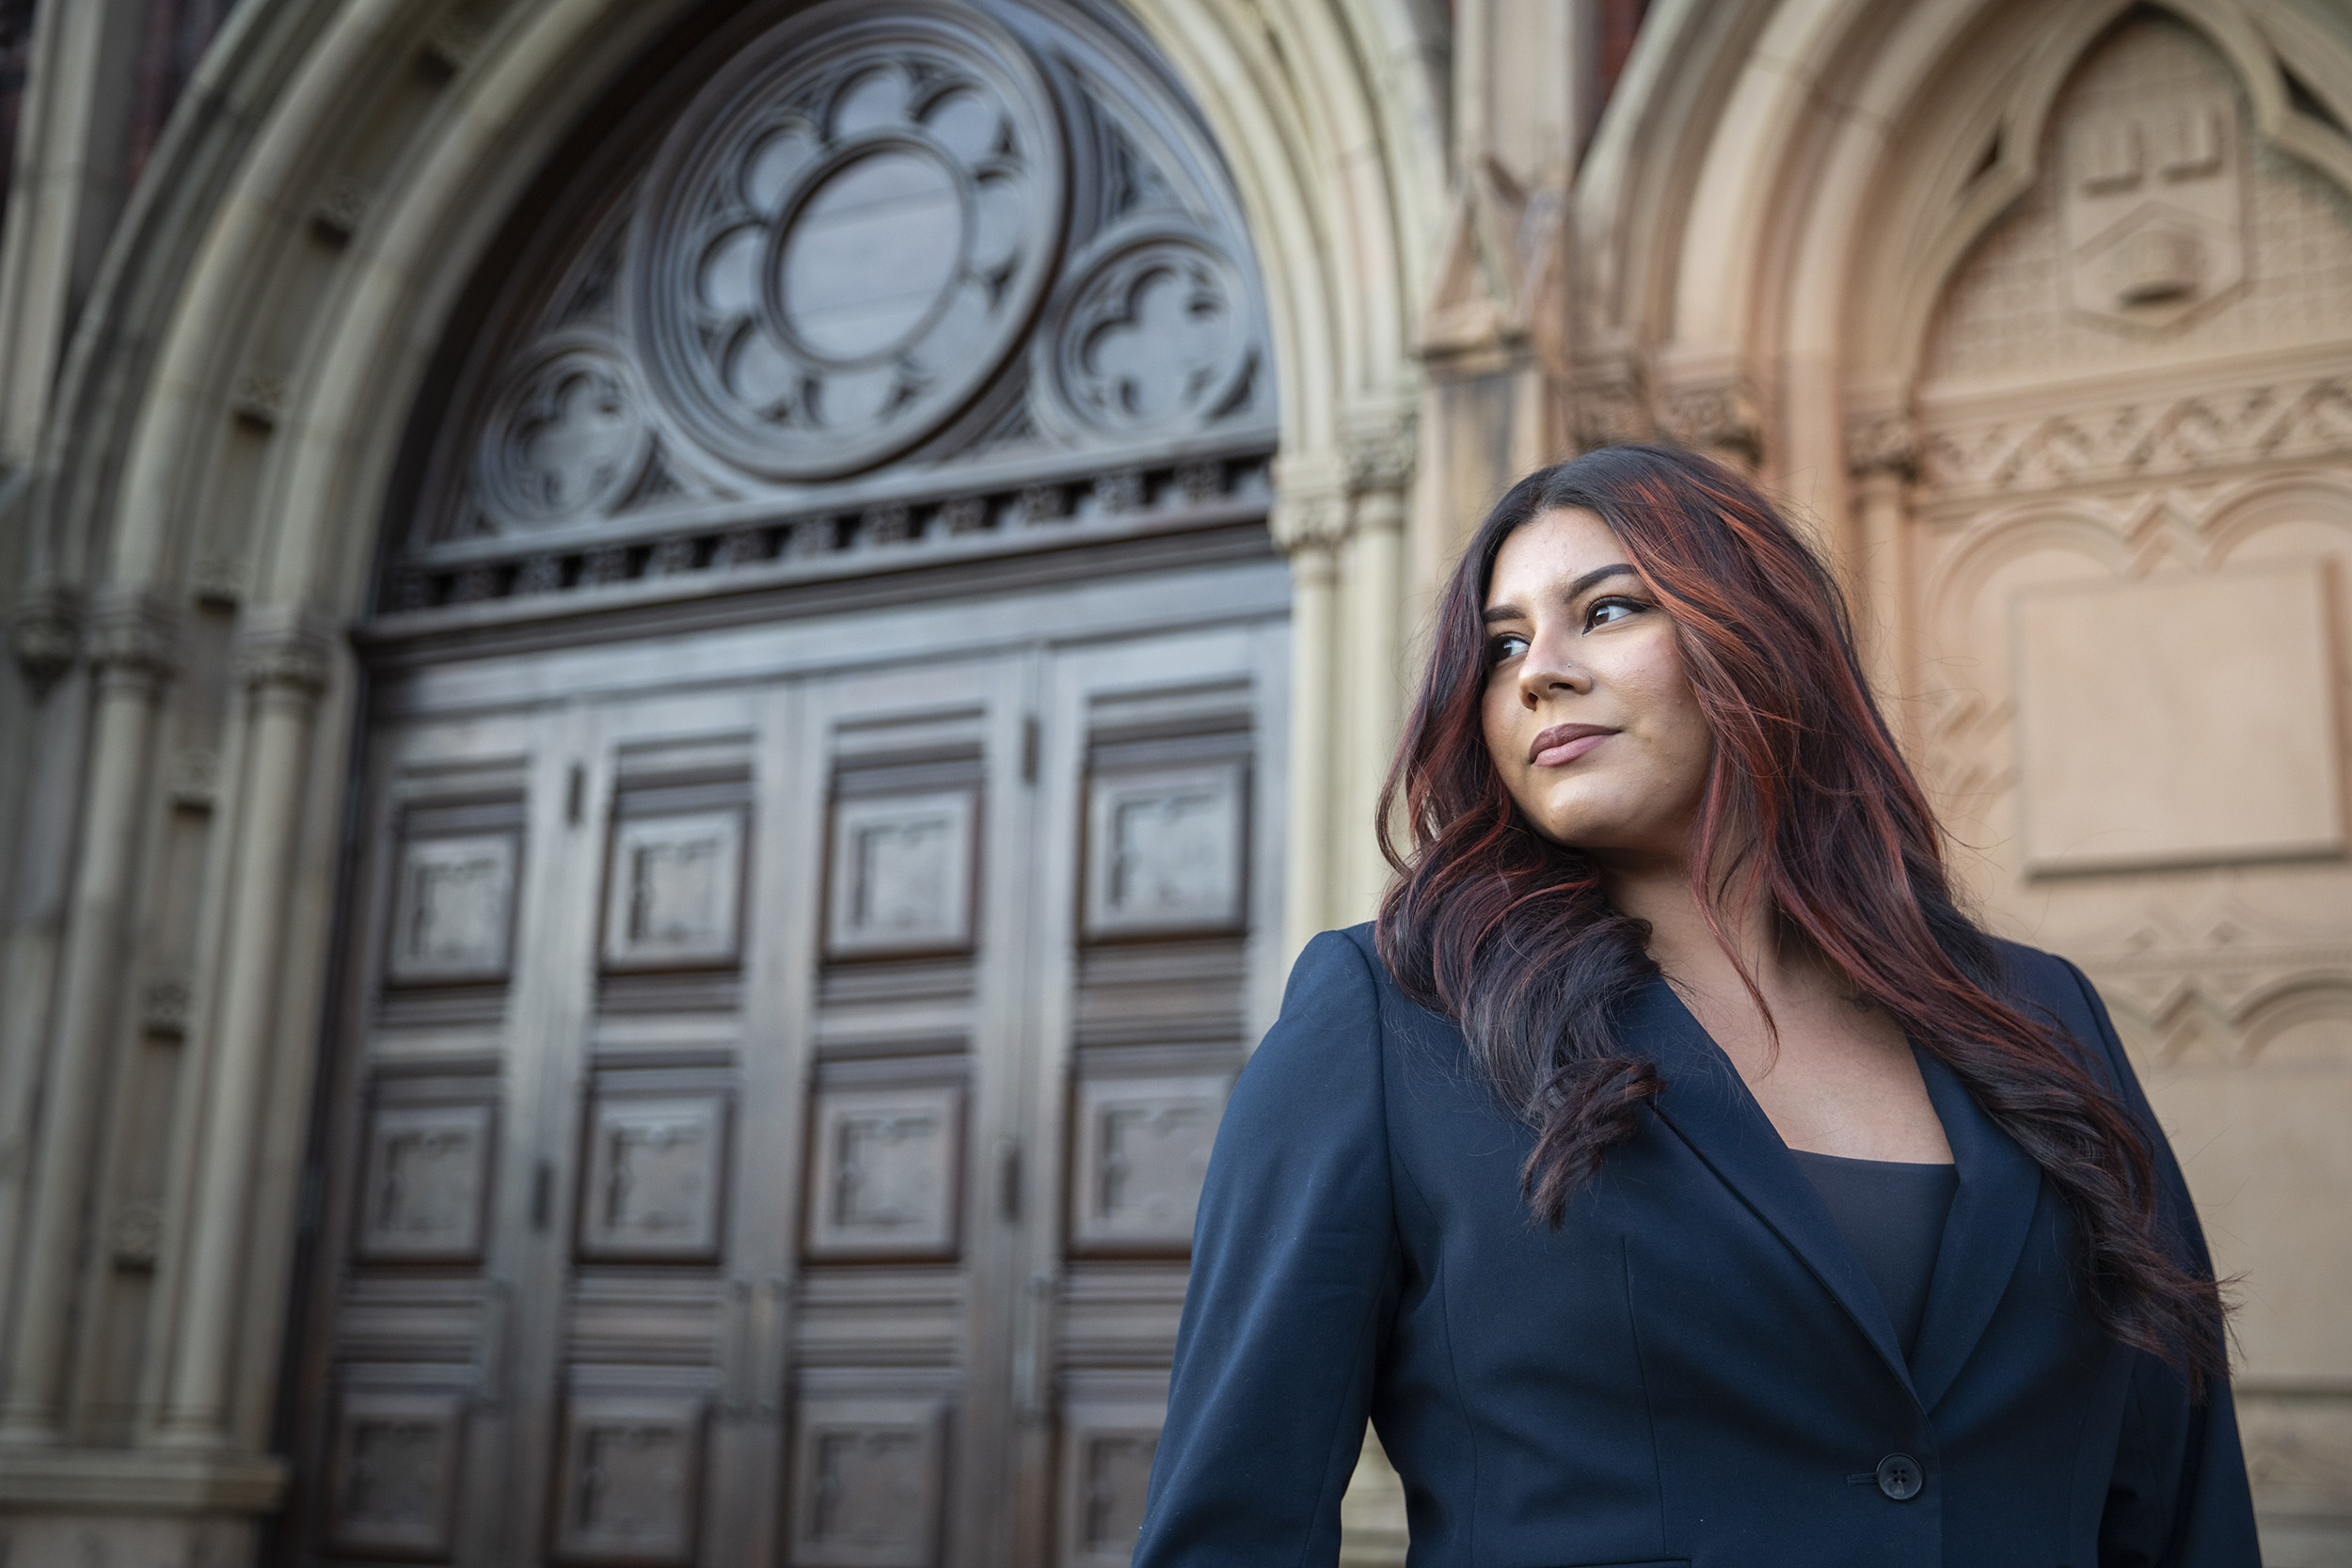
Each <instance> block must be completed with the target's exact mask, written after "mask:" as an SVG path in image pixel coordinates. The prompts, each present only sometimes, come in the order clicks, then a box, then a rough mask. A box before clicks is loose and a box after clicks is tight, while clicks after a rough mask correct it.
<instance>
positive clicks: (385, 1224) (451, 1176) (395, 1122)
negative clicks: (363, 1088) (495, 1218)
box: [355, 1104, 494, 1263]
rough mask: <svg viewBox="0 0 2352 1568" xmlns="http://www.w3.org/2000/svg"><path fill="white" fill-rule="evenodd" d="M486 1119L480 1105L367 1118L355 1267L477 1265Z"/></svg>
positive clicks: (389, 1108) (485, 1184)
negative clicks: (367, 1264)
mask: <svg viewBox="0 0 2352 1568" xmlns="http://www.w3.org/2000/svg"><path fill="white" fill-rule="evenodd" d="M493 1119H494V1112H493V1111H492V1109H491V1107H490V1106H488V1105H485V1104H460V1105H402V1104H379V1105H376V1106H375V1107H374V1108H373V1110H372V1112H371V1113H370V1115H369V1117H368V1148H367V1164H366V1167H365V1171H364V1176H363V1180H362V1185H361V1187H360V1193H359V1201H360V1212H359V1223H358V1238H357V1243H358V1244H357V1247H356V1249H355V1250H356V1251H357V1252H358V1256H359V1258H360V1259H362V1260H364V1261H369V1262H405V1263H474V1262H479V1261H481V1259H482V1222H483V1211H484V1206H485V1203H486V1202H487V1200H488V1197H489V1185H490V1134H491V1126H492V1122H493Z"/></svg>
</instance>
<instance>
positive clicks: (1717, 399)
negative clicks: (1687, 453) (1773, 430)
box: [1662, 380, 1764, 464]
mask: <svg viewBox="0 0 2352 1568" xmlns="http://www.w3.org/2000/svg"><path fill="white" fill-rule="evenodd" d="M1662 422H1663V424H1664V428H1665V435H1666V438H1667V439H1668V440H1671V441H1673V442H1674V443H1675V444H1676V445H1677V446H1681V447H1688V448H1690V449H1691V450H1692V451H1722V452H1730V453H1733V454H1735V455H1736V456H1738V457H1740V458H1741V459H1743V460H1744V461H1746V462H1748V463H1751V464H1755V463H1761V462H1762V461H1763V459H1764V421H1763V415H1762V413H1761V411H1760V409H1759V407H1758V404H1757V402H1756V393H1755V391H1754V389H1753V388H1750V387H1749V386H1748V384H1747V383H1746V382H1745V381H1740V380H1733V381H1715V382H1708V383H1703V384H1700V385H1698V386H1692V387H1684V388H1678V389H1676V390H1673V391H1669V392H1668V393H1667V394H1666V407H1665V418H1664V420H1663V421H1662Z"/></svg>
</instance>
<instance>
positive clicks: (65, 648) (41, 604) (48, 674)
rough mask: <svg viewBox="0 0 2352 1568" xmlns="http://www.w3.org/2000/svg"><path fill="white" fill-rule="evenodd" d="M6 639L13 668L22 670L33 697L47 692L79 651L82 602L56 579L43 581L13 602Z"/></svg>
mask: <svg viewBox="0 0 2352 1568" xmlns="http://www.w3.org/2000/svg"><path fill="white" fill-rule="evenodd" d="M9 642H10V644H11V646H12V647H13V648H14V649H15V652H16V662H17V667H18V668H19V669H21V670H23V671H24V679H25V680H26V682H28V683H29V684H30V685H31V687H32V689H33V694H34V696H35V697H36V698H39V697H42V696H45V695H47V694H48V691H49V689H50V688H51V687H52V686H55V685H56V683H57V680H58V677H60V676H62V675H63V674H64V673H66V672H67V671H68V670H71V669H72V668H73V660H74V658H75V657H77V656H78V655H79V654H80V653H81V650H82V604H81V599H80V597H79V596H78V595H77V594H74V592H73V591H72V589H71V588H68V587H67V586H66V585H65V584H63V583H60V582H51V583H43V584H41V585H40V586H39V587H36V588H33V589H30V590H28V591H27V592H26V593H25V594H24V597H22V598H21V599H19V600H18V601H17V605H16V614H15V616H14V618H13V621H12V624H11V625H10V626H9Z"/></svg>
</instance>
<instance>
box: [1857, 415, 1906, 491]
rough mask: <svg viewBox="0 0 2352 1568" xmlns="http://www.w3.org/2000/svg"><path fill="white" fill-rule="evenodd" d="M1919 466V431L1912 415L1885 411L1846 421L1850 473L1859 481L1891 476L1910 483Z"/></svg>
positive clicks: (1858, 416)
mask: <svg viewBox="0 0 2352 1568" xmlns="http://www.w3.org/2000/svg"><path fill="white" fill-rule="evenodd" d="M1918 467H1919V430H1918V426H1917V425H1916V424H1915V422H1914V421H1913V420H1912V418H1911V416H1910V415H1908V414H1905V413H1902V412H1900V411H1899V410H1898V411H1894V412H1887V411H1881V412H1878V413H1873V414H1858V415H1856V416H1854V417H1853V418H1852V419H1851V420H1847V421H1846V471H1847V472H1849V473H1851V474H1852V475H1853V476H1854V477H1855V478H1856V479H1866V478H1868V477H1869V476H1871V475H1873V474H1888V475H1892V476H1893V477H1894V478H1896V479H1899V480H1904V481H1908V480H1910V479H1912V478H1913V477H1914V476H1915V474H1916V473H1917V471H1918Z"/></svg>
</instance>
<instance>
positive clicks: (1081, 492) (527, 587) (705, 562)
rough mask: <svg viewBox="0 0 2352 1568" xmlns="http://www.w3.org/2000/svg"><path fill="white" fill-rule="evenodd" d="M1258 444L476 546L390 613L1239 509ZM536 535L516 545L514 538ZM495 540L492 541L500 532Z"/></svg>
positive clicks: (684, 584)
mask: <svg viewBox="0 0 2352 1568" xmlns="http://www.w3.org/2000/svg"><path fill="white" fill-rule="evenodd" d="M1265 469H1266V461H1265V458H1264V457H1263V455H1262V454H1251V455H1241V456H1236V457H1232V458H1217V459H1201V460H1195V461H1189V462H1184V463H1174V464H1165V463H1164V464H1156V465H1151V466H1146V467H1121V468H1114V469H1111V470H1110V471H1108V472H1106V473H1102V474H1098V475H1096V476H1095V477H1094V478H1093V479H1091V480H1090V481H1087V482H1084V483H1080V482H1076V481H1073V482H1070V483H1058V482H1057V483H1042V484H1031V483H1017V484H1009V485H1005V486H1001V487H997V488H993V489H989V490H984V491H980V492H977V493H973V492H965V493H963V494H951V495H947V496H925V495H920V494H915V495H909V496H906V497H904V498H902V499H892V500H887V501H880V502H874V503H870V504H868V505H866V506H859V507H845V508H841V509H837V510H836V509H824V510H819V511H817V512H815V513H812V514H804V515H788V516H784V517H779V518H775V519H773V520H771V521H766V522H761V523H757V524H754V525H751V526H743V525H740V524H719V523H714V524H709V525H706V526H702V527H692V528H687V529H684V530H681V531H678V532H675V533H671V534H668V535H665V536H661V537H657V538H654V539H648V540H642V541H637V540H631V541H625V542H617V543H589V542H583V543H581V544H580V545H578V546H573V547H570V548H566V549H559V550H548V549H528V548H521V549H514V550H507V549H492V550H487V551H485V550H479V549H478V550H477V551H476V552H475V553H473V554H472V555H471V556H470V557H469V559H465V560H461V561H450V562H438V563H418V564H412V565H409V566H406V567H405V568H403V569H400V570H398V571H396V572H394V573H393V574H391V576H390V578H389V581H388V582H387V584H386V587H385V594H384V598H383V601H382V606H381V608H382V610H383V611H384V612H385V613H388V614H401V615H405V614H414V613H418V612H421V611H430V610H445V609H452V608H455V607H460V606H466V605H473V604H487V603H493V602H498V601H503V600H514V599H520V598H525V597H535V596H544V595H551V594H579V593H581V592H583V591H587V590H592V589H597V590H616V591H628V590H631V589H637V588H642V587H644V586H645V585H649V584H654V583H671V584H675V585H676V586H677V587H679V588H681V589H691V588H692V587H696V586H704V585H708V584H711V583H713V582H715V581H716V580H717V579H718V576H719V575H720V574H732V573H740V572H751V571H757V572H764V573H770V574H772V575H776V576H779V577H784V576H791V575H793V574H797V573H809V574H824V575H833V574H837V573H838V572H839V571H840V570H841V569H842V568H843V567H844V566H845V565H846V564H847V563H848V562H850V561H852V560H857V561H862V562H868V563H873V562H880V561H891V562H905V563H907V564H913V563H914V562H916V561H919V560H921V559H922V558H923V556H924V555H926V554H930V553H938V554H946V553H949V552H953V553H954V554H955V555H957V556H962V555H965V554H968V553H971V552H973V551H975V550H982V549H992V548H1017V547H1021V546H1024V545H1025V544H1026V543H1028V542H1029V541H1031V540H1033V539H1034V538H1036V537H1037V536H1038V535H1039V534H1041V533H1043V532H1046V531H1056V532H1057V533H1059V534H1061V535H1062V536H1064V537H1066V538H1071V539H1077V538H1084V537H1089V536H1092V535H1103V534H1109V533H1114V532H1118V531H1130V530H1154V529H1165V528H1168V527H1169V526H1172V525H1174V524H1177V523H1179V522H1181V521H1182V520H1184V519H1185V518H1187V517H1190V518H1205V519H1208V520H1216V519H1217V518H1220V517H1222V518H1229V519H1230V518H1231V517H1232V516H1233V515H1235V514H1236V513H1237V512H1241V511H1245V510H1247V509H1252V508H1255V507H1257V506H1260V505H1263V498H1264V495H1265V489H1266V480H1265ZM526 542H527V536H526V537H525V539H524V540H518V541H516V543H517V544H524V543H526ZM490 543H491V544H492V545H493V546H495V545H496V544H497V542H496V541H492V542H490Z"/></svg>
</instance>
